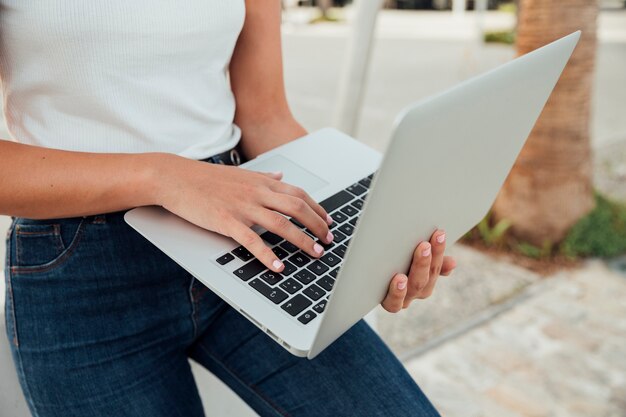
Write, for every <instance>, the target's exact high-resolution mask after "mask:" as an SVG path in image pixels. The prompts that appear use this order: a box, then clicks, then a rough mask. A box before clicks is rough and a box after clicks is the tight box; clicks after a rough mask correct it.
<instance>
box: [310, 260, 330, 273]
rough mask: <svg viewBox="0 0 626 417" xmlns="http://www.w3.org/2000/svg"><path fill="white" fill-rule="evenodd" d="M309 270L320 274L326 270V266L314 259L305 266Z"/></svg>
mask: <svg viewBox="0 0 626 417" xmlns="http://www.w3.org/2000/svg"><path fill="white" fill-rule="evenodd" d="M306 268H307V269H308V270H309V271H311V272H313V273H314V274H315V275H318V276H319V275H322V274H323V273H324V272H326V271H328V267H327V266H326V265H324V264H323V263H322V262H320V261H315V262H313V263H312V264H310V265H309V266H307V267H306Z"/></svg>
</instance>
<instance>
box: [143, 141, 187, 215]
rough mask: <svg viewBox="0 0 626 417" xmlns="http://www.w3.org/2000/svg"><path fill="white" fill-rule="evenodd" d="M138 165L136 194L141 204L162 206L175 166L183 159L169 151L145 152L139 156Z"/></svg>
mask: <svg viewBox="0 0 626 417" xmlns="http://www.w3.org/2000/svg"><path fill="white" fill-rule="evenodd" d="M140 158H141V161H140V163H139V164H138V166H139V175H138V176H137V177H138V178H139V182H140V184H139V187H138V188H139V190H141V191H140V192H139V193H138V194H139V197H140V200H141V203H140V204H138V205H142V206H150V205H155V206H164V205H166V201H167V195H168V194H169V190H171V189H172V187H171V185H170V184H171V182H172V181H173V180H174V178H175V176H174V174H175V172H176V170H175V167H176V166H177V165H178V164H179V163H180V160H181V159H184V158H182V157H180V156H178V155H174V154H169V153H160V152H154V153H145V154H141V156H140Z"/></svg>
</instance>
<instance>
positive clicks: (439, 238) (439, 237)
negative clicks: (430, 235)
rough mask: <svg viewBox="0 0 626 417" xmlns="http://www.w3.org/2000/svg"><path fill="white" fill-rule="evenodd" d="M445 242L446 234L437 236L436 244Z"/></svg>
mask: <svg viewBox="0 0 626 417" xmlns="http://www.w3.org/2000/svg"><path fill="white" fill-rule="evenodd" d="M445 241H446V234H445V233H442V234H440V235H439V236H437V243H443V242H445Z"/></svg>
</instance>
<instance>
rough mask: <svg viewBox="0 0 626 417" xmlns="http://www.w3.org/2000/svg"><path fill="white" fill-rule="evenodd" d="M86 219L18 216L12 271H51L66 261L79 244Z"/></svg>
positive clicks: (14, 236) (13, 238) (15, 227)
mask: <svg viewBox="0 0 626 417" xmlns="http://www.w3.org/2000/svg"><path fill="white" fill-rule="evenodd" d="M83 227H84V221H79V222H66V221H61V222H55V223H50V222H48V221H32V220H28V221H24V220H22V219H18V220H17V221H16V224H15V226H14V228H13V233H12V235H13V236H12V246H13V247H14V252H13V254H14V256H13V257H12V259H11V263H10V268H11V272H12V273H14V274H16V273H32V272H46V271H50V270H52V269H54V268H56V267H58V266H59V265H61V264H62V263H64V262H65V261H66V260H67V259H68V258H69V256H70V255H71V253H72V252H74V250H75V248H76V246H77V245H78V243H79V241H80V238H81V235H82V232H83Z"/></svg>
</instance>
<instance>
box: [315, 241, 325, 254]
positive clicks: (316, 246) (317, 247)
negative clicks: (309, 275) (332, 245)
mask: <svg viewBox="0 0 626 417" xmlns="http://www.w3.org/2000/svg"><path fill="white" fill-rule="evenodd" d="M313 250H314V251H315V253H319V254H321V253H322V252H323V251H324V248H323V247H322V245H320V244H319V243H316V244H315V245H313Z"/></svg>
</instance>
